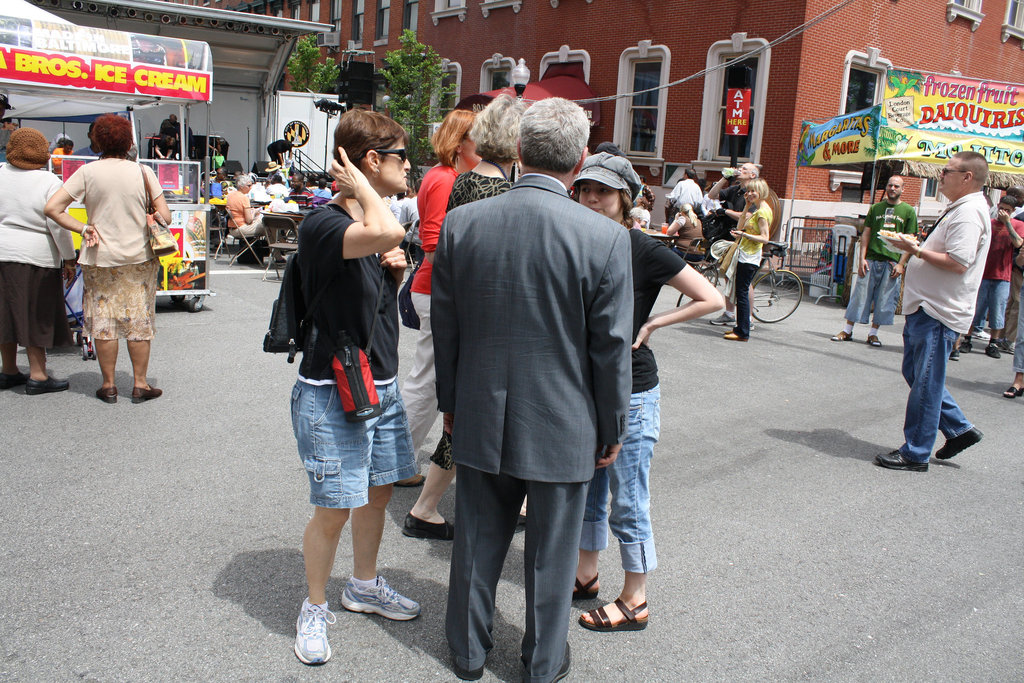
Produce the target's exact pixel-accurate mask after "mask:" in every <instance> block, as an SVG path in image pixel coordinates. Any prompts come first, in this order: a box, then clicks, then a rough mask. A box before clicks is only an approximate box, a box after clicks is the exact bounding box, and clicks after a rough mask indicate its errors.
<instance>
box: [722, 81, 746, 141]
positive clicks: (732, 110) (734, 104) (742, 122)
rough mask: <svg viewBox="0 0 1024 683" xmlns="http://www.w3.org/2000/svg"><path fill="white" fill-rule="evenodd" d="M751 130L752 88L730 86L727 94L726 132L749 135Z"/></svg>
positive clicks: (727, 133) (728, 133)
mask: <svg viewBox="0 0 1024 683" xmlns="http://www.w3.org/2000/svg"><path fill="white" fill-rule="evenodd" d="M749 131H750V88H729V89H728V90H727V91H726V94H725V134H726V135H747V134H749Z"/></svg>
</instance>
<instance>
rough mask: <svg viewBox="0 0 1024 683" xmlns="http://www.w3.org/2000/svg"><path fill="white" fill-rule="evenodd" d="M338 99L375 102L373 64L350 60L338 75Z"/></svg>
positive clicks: (340, 100)
mask: <svg viewBox="0 0 1024 683" xmlns="http://www.w3.org/2000/svg"><path fill="white" fill-rule="evenodd" d="M338 101H339V102H347V103H348V105H349V108H351V107H352V105H355V104H373V64H371V63H369V62H349V64H348V67H346V68H345V69H342V71H341V74H340V75H339V76H338Z"/></svg>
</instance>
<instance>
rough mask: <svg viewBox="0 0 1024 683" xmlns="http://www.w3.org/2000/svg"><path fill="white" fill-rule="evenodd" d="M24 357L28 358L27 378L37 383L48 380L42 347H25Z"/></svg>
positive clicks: (44, 350) (44, 353) (44, 351)
mask: <svg viewBox="0 0 1024 683" xmlns="http://www.w3.org/2000/svg"><path fill="white" fill-rule="evenodd" d="M25 355H26V356H28V368H29V377H31V378H32V379H34V380H36V381H38V382H45V381H46V380H47V378H48V375H47V374H46V349H44V348H43V347H42V346H26V347H25ZM15 372H17V371H15Z"/></svg>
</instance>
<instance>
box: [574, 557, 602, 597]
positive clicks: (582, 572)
mask: <svg viewBox="0 0 1024 683" xmlns="http://www.w3.org/2000/svg"><path fill="white" fill-rule="evenodd" d="M600 557H601V551H600V550H580V561H579V564H577V565H576V580H577V581H579V582H580V584H582V585H584V586H586V585H587V583H588V582H589V581H590V580H591V579H593V578H594V577H595V576H597V561H598V559H599V558H600ZM599 586H600V584H599V583H595V584H594V585H593V586H591V587H590V590H592V591H596V590H597V589H598V588H599Z"/></svg>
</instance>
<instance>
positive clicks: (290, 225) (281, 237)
mask: <svg viewBox="0 0 1024 683" xmlns="http://www.w3.org/2000/svg"><path fill="white" fill-rule="evenodd" d="M263 227H265V228H266V229H267V244H269V245H270V255H269V256H268V258H267V268H266V270H264V271H263V281H264V282H266V281H267V275H269V274H270V268H271V267H273V268H274V272H275V273H277V279H278V280H280V279H281V264H279V263H278V262H277V257H278V256H283V255H284V254H286V253H290V252H293V251H297V250H298V248H299V230H298V227H297V226H296V224H295V221H293V220H292V219H291V218H288V217H287V216H264V217H263Z"/></svg>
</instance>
